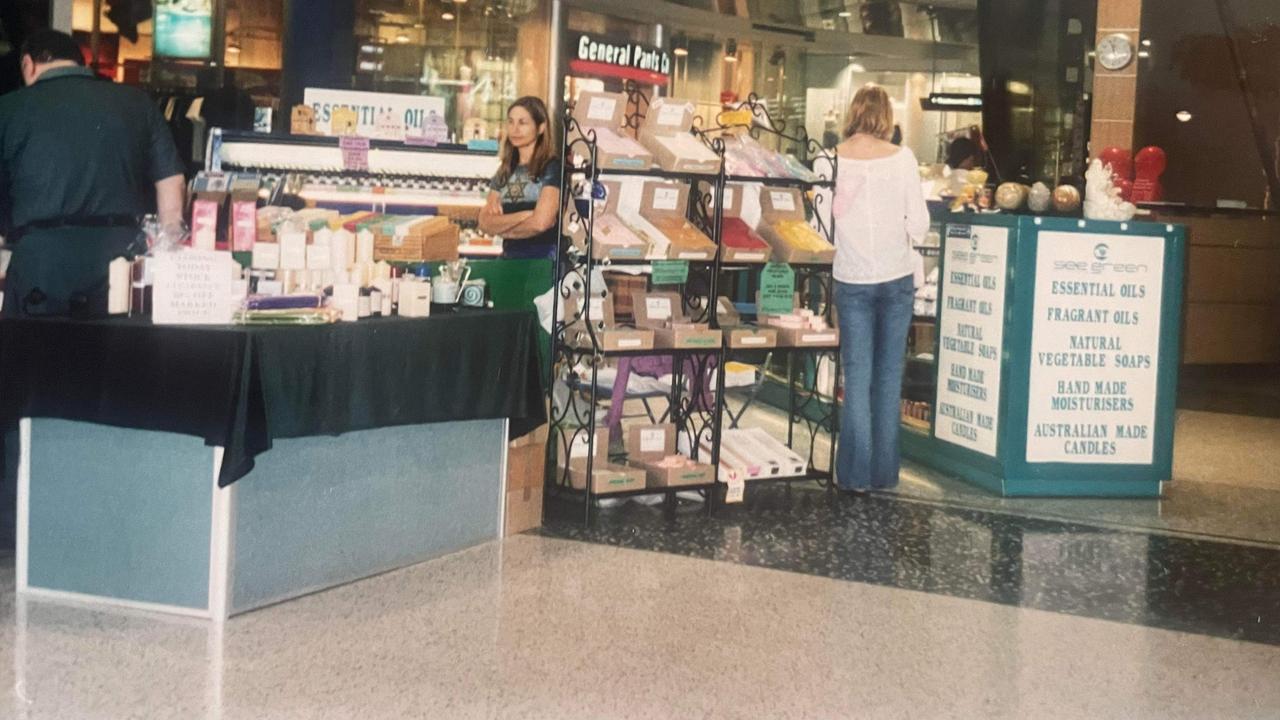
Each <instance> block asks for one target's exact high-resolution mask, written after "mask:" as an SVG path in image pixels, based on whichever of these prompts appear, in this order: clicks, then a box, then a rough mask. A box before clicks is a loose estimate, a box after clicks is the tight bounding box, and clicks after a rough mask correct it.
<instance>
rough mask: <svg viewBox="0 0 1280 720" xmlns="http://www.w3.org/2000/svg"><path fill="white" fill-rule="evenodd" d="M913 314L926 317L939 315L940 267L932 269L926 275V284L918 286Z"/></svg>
mask: <svg viewBox="0 0 1280 720" xmlns="http://www.w3.org/2000/svg"><path fill="white" fill-rule="evenodd" d="M912 314H913V315H915V316H916V317H926V318H931V317H936V316H937V315H938V268H936V267H935V268H934V269H933V270H930V271H929V274H928V275H926V276H925V280H924V285H922V286H920V287H918V288H916V297H915V303H914V305H913V306H912Z"/></svg>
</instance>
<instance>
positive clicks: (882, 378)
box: [835, 275, 915, 489]
mask: <svg viewBox="0 0 1280 720" xmlns="http://www.w3.org/2000/svg"><path fill="white" fill-rule="evenodd" d="M835 285H836V310H837V312H838V313H839V323H840V359H841V363H842V364H843V365H844V405H843V407H842V408H841V410H840V440H839V444H838V446H837V453H836V480H837V482H838V483H839V485H840V487H842V488H845V489H864V488H887V487H893V486H894V485H897V484H898V466H899V456H898V429H899V424H900V423H901V408H902V370H903V365H904V364H905V358H906V352H907V331H908V330H909V329H910V327H911V312H912V305H913V303H914V300H915V283H914V280H913V278H912V276H910V275H907V276H906V277H902V278H899V279H897V280H890V281H888V282H883V283H875V284H867V285H861V284H856V285H855V284H849V283H842V282H839V281H836V283H835Z"/></svg>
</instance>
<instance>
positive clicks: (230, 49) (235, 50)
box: [227, 40, 240, 55]
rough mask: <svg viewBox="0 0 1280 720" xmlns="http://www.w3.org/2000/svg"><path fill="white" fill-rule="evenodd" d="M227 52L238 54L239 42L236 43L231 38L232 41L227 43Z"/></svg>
mask: <svg viewBox="0 0 1280 720" xmlns="http://www.w3.org/2000/svg"><path fill="white" fill-rule="evenodd" d="M227 54H228V55H239V54H240V43H238V42H236V41H234V40H232V41H231V43H230V44H229V45H227Z"/></svg>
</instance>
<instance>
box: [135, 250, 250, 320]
mask: <svg viewBox="0 0 1280 720" xmlns="http://www.w3.org/2000/svg"><path fill="white" fill-rule="evenodd" d="M234 262H235V261H234V260H232V259H231V253H229V252H215V251H206V250H184V251H182V252H171V253H161V254H159V255H157V256H156V257H155V260H154V267H155V289H154V291H153V309H152V313H151V321H152V322H153V323H155V324H156V325H224V324H227V323H230V322H231V316H232V313H233V312H234V310H235V307H234V305H233V303H232V297H231V293H232V280H231V269H232V265H233V264H234Z"/></svg>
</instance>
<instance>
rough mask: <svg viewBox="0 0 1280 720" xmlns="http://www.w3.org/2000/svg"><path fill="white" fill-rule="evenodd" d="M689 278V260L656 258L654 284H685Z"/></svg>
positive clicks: (654, 262)
mask: <svg viewBox="0 0 1280 720" xmlns="http://www.w3.org/2000/svg"><path fill="white" fill-rule="evenodd" d="M688 280H689V261H688V260H654V261H653V284H654V285H683V284H684V283H685V282H687V281H688Z"/></svg>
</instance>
